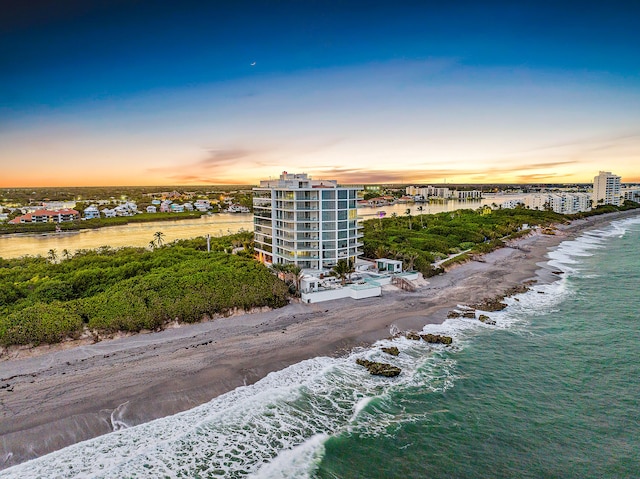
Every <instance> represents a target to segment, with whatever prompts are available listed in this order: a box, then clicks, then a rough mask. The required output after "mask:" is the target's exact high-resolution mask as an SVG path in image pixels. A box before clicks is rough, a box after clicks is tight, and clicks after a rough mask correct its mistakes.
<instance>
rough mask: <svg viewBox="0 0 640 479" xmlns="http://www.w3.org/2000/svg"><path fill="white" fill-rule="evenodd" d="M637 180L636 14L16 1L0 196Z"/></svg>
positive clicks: (428, 6) (1, 137)
mask: <svg viewBox="0 0 640 479" xmlns="http://www.w3.org/2000/svg"><path fill="white" fill-rule="evenodd" d="M283 170H287V171H289V172H306V173H309V174H310V175H311V176H312V177H314V178H318V179H320V178H331V179H333V178H335V179H338V180H339V181H341V182H343V183H376V182H382V183H392V182H395V183H400V182H403V183H416V184H419V183H423V184H424V183H442V182H443V181H445V180H446V182H447V183H512V182H514V183H530V182H547V183H564V182H589V181H592V179H593V177H594V176H595V175H596V174H597V173H598V171H599V170H607V171H613V172H614V173H616V174H618V175H621V176H622V180H623V182H640V2H629V1H626V2H615V1H607V2H602V1H597V2H594V1H588V0H585V1H582V2H573V1H572V2H561V1H557V2H550V1H549V2H546V1H522V2H519V1H513V2H483V1H469V2H455V1H452V2H447V1H438V2H430V1H422V2H403V1H394V2H391V1H385V2H378V1H372V0H369V1H363V2H359V1H308V0H296V1H275V0H274V1H269V2H267V1H264V2H257V1H242V0H237V1H235V0H234V1H225V2H222V1H220V2H216V1H210V2H204V1H188V0H187V1H180V2H163V1H146V0H138V1H125V0H108V1H107V0H91V1H87V0H58V1H50V0H49V1H44V0H35V1H28V2H27V1H24V0H10V1H8V2H6V1H5V2H3V11H2V15H1V16H0V187H12V186H13V187H20V186H82V185H87V186H91V185H204V184H255V183H257V182H258V181H259V180H260V179H264V178H268V177H270V176H271V177H273V176H277V175H278V174H280V173H281V172H282V171H283Z"/></svg>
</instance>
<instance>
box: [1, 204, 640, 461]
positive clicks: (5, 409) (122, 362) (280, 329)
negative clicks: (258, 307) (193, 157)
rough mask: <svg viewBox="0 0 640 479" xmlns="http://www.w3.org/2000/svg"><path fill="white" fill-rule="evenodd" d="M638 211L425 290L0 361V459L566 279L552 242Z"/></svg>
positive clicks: (579, 224) (477, 265) (577, 225)
mask: <svg viewBox="0 0 640 479" xmlns="http://www.w3.org/2000/svg"><path fill="white" fill-rule="evenodd" d="M638 213H639V212H638V211H637V210H632V211H628V212H621V213H611V214H606V215H602V216H596V217H590V218H589V219H584V220H574V221H573V222H572V223H571V224H570V225H559V227H558V230H557V231H556V235H553V236H546V235H542V234H540V233H536V234H533V235H530V236H527V237H524V238H521V239H518V240H514V242H513V243H512V244H510V245H508V246H506V247H504V248H500V249H498V250H496V251H494V252H492V253H489V254H487V255H484V256H483V258H482V262H479V261H470V262H467V263H463V264H459V265H456V266H455V267H452V268H450V269H449V270H448V271H447V272H446V273H444V274H442V275H439V276H435V277H432V278H428V279H427V281H428V282H429V284H428V285H426V286H423V287H421V288H420V289H419V290H418V291H417V292H413V293H411V292H404V291H400V290H396V289H395V288H393V287H385V289H384V290H383V296H382V297H376V298H370V299H365V300H357V301H356V300H351V299H342V300H336V301H330V302H327V303H313V304H303V303H292V304H290V305H288V306H285V307H284V308H280V309H277V310H271V311H267V312H259V313H254V314H245V315H240V316H231V317H226V318H219V319H216V320H214V321H210V322H206V323H198V324H195V325H190V326H182V327H180V328H175V329H167V330H165V331H162V332H158V333H150V334H138V335H134V336H128V337H124V338H119V339H113V340H108V341H103V342H100V343H95V344H86V345H78V346H76V347H72V348H60V349H59V350H52V351H50V352H45V353H44V354H41V355H36V356H32V357H28V358H24V359H17V360H7V361H2V362H0V469H2V468H6V467H10V466H11V465H15V464H18V463H20V462H24V461H26V460H29V459H32V458H35V457H38V456H41V455H44V454H46V453H48V452H52V451H55V450H57V449H60V448H62V447H65V446H67V445H70V444H73V443H76V442H80V441H82V440H86V439H90V438H92V437H95V436H98V435H101V434H105V433H108V432H111V431H112V430H113V429H114V428H113V424H112V422H113V421H112V415H113V417H114V418H115V419H118V420H120V421H122V422H124V423H125V424H127V425H136V424H140V423H143V422H147V421H150V420H153V419H156V418H159V417H163V416H168V415H171V414H175V413H177V412H180V411H184V410H186V409H190V408H192V407H195V406H197V405H199V404H202V403H205V402H207V401H209V400H211V399H212V398H214V397H216V396H219V395H221V394H223V393H225V392H228V391H230V390H232V389H235V388H236V387H238V386H242V385H243V384H251V383H254V382H256V381H257V380H259V379H261V378H263V377H264V376H266V375H267V374H268V373H269V372H272V371H277V370H280V369H283V368H285V367H287V366H289V365H291V364H295V363H297V362H299V361H302V360H304V359H309V358H312V357H316V356H341V355H343V354H345V353H346V352H348V351H350V350H352V349H353V348H355V347H358V346H368V345H371V344H372V343H374V342H375V341H377V340H379V339H383V338H385V337H388V336H389V335H390V328H391V326H392V325H394V326H395V327H397V328H398V329H400V330H421V329H422V328H423V326H424V325H425V324H435V323H441V322H444V321H445V320H446V317H447V312H448V311H449V310H450V309H454V308H455V307H456V306H457V305H458V304H471V303H475V302H479V301H481V300H483V299H485V298H490V297H494V296H496V295H498V294H501V293H503V292H504V291H506V290H508V289H509V288H511V287H513V286H517V285H520V284H522V283H524V282H525V281H529V280H533V279H535V280H537V281H538V282H543V283H546V282H552V281H554V280H556V279H558V277H557V275H555V274H553V270H552V269H551V268H550V267H548V266H547V264H546V262H547V258H546V254H547V252H548V251H549V250H550V249H552V248H554V247H557V245H558V244H559V243H561V242H562V241H565V240H567V239H571V238H573V237H575V236H578V235H579V234H581V233H583V232H584V231H586V230H588V229H591V228H597V227H601V226H605V225H607V224H608V223H610V222H611V221H613V220H616V219H619V218H626V217H631V216H635V215H637V214H638Z"/></svg>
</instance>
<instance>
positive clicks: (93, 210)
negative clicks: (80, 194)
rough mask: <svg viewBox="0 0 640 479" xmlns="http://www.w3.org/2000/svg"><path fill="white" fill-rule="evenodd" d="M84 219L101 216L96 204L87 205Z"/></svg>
mask: <svg viewBox="0 0 640 479" xmlns="http://www.w3.org/2000/svg"><path fill="white" fill-rule="evenodd" d="M83 214H84V219H85V220H93V219H95V218H100V211H99V210H98V207H97V206H96V205H91V206H87V207H86V208H85V209H84V211H83Z"/></svg>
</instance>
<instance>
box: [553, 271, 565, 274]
mask: <svg viewBox="0 0 640 479" xmlns="http://www.w3.org/2000/svg"><path fill="white" fill-rule="evenodd" d="M552 273H553V274H563V273H564V271H552Z"/></svg>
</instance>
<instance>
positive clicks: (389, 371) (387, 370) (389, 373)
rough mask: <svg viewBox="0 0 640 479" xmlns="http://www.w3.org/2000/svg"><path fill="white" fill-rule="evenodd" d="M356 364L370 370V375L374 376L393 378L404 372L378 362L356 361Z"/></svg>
mask: <svg viewBox="0 0 640 479" xmlns="http://www.w3.org/2000/svg"><path fill="white" fill-rule="evenodd" d="M356 363H357V364H359V365H360V366H364V367H365V368H367V369H368V370H369V374H373V375H375V376H385V377H388V378H391V377H394V376H397V375H398V374H400V372H401V371H402V369H400V368H399V367H397V366H392V365H391V364H387V363H378V362H376V361H368V360H366V359H356Z"/></svg>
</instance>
